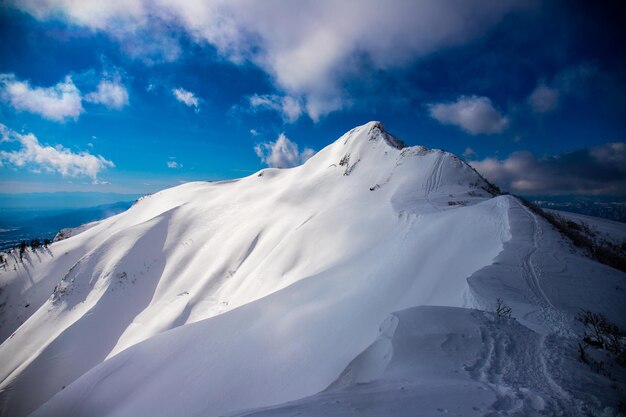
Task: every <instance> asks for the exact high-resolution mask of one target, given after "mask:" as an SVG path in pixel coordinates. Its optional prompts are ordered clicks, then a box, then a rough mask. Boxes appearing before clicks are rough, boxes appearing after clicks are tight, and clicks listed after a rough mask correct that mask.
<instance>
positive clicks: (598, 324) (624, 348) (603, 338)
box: [576, 310, 626, 366]
mask: <svg viewBox="0 0 626 417" xmlns="http://www.w3.org/2000/svg"><path fill="white" fill-rule="evenodd" d="M576 319H577V320H578V321H579V322H581V323H582V324H583V325H584V326H585V334H584V335H583V341H582V343H580V344H579V349H578V350H579V353H580V357H581V360H582V361H583V362H587V361H586V360H585V359H586V357H587V356H586V353H585V349H586V348H587V347H588V346H591V347H594V348H597V349H602V350H606V351H607V352H610V353H612V354H614V355H615V359H616V360H617V362H618V363H619V364H620V365H623V366H626V332H624V331H623V330H622V329H620V328H619V327H617V326H616V325H615V324H613V323H611V322H610V321H608V320H607V319H606V317H604V316H603V315H602V314H599V313H594V312H592V311H588V310H585V311H583V312H581V313H579V314H578V316H577V317H576Z"/></svg>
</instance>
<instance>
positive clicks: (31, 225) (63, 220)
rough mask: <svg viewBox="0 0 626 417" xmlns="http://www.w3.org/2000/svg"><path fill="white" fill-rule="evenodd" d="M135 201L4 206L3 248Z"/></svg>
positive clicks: (104, 215)
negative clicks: (54, 206)
mask: <svg viewBox="0 0 626 417" xmlns="http://www.w3.org/2000/svg"><path fill="white" fill-rule="evenodd" d="M132 204H133V201H119V202H116V203H112V204H103V205H99V206H96V207H84V208H47V209H46V208H26V207H20V208H0V250H7V249H9V248H12V247H15V246H16V245H18V244H19V243H20V241H22V240H25V241H27V242H29V241H30V240H32V239H42V240H43V239H51V240H52V238H54V236H55V235H56V233H57V232H59V230H61V229H65V228H72V227H77V226H80V225H81V224H84V223H89V222H93V221H96V220H102V219H105V218H107V217H110V216H112V215H115V214H118V213H121V212H123V211H125V210H127V209H128V208H129V207H130V206H131V205H132Z"/></svg>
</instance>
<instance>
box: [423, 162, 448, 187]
mask: <svg viewBox="0 0 626 417" xmlns="http://www.w3.org/2000/svg"><path fill="white" fill-rule="evenodd" d="M443 158H444V154H443V152H442V153H440V154H439V155H438V156H437V160H435V162H434V163H433V169H432V171H431V173H430V175H429V176H428V179H427V180H426V182H425V183H424V191H426V194H427V195H428V194H430V193H431V192H433V191H435V190H436V189H438V188H439V186H440V185H441V171H442V169H441V167H442V166H443Z"/></svg>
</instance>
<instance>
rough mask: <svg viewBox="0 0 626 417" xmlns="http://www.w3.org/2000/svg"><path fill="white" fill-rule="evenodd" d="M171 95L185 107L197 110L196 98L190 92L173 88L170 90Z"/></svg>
mask: <svg viewBox="0 0 626 417" xmlns="http://www.w3.org/2000/svg"><path fill="white" fill-rule="evenodd" d="M172 94H174V97H176V100H178V101H180V102H181V103H184V104H185V105H186V106H188V107H195V108H196V109H197V108H198V105H199V102H198V98H197V97H196V96H195V95H194V94H193V93H192V92H191V91H187V90H185V89H184V88H175V89H173V90H172Z"/></svg>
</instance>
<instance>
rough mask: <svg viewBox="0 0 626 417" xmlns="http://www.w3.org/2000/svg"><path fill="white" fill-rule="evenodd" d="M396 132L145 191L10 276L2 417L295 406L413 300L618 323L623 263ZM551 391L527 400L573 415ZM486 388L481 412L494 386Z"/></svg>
mask: <svg viewBox="0 0 626 417" xmlns="http://www.w3.org/2000/svg"><path fill="white" fill-rule="evenodd" d="M383 129H384V128H383V127H382V125H381V124H380V123H377V122H371V123H368V124H366V125H363V126H360V127H357V128H355V129H353V130H351V131H350V132H348V133H346V134H345V135H343V136H342V137H340V138H339V139H337V140H336V141H335V142H334V143H333V144H331V145H329V146H328V147H326V148H324V149H323V150H321V151H320V152H318V153H317V154H316V155H315V156H313V157H312V158H311V159H309V160H308V161H307V162H306V163H305V164H303V165H302V166H299V167H296V168H291V169H285V170H280V169H273V168H267V169H264V170H261V171H259V172H258V173H255V174H253V175H250V176H248V177H245V178H242V179H239V180H235V181H228V182H219V183H202V182H195V183H188V184H183V185H181V186H178V187H174V188H171V189H167V190H163V191H160V192H158V193H155V194H153V195H150V196H146V197H143V198H141V199H140V200H139V201H138V202H137V203H136V204H135V205H133V207H131V208H130V209H129V210H128V211H126V212H124V213H122V214H119V215H117V216H114V217H112V218H109V219H106V220H104V221H102V222H100V223H98V224H97V225H95V226H93V227H91V228H89V229H87V230H85V231H83V232H82V233H79V234H77V235H75V236H72V237H70V238H69V239H66V240H63V241H60V242H55V243H54V244H53V245H51V247H50V251H51V253H50V254H49V255H45V254H30V253H29V254H28V257H27V259H26V262H25V263H24V264H23V265H19V268H18V269H16V270H15V271H13V270H11V269H10V268H9V270H8V271H0V278H1V279H2V284H3V293H2V294H1V295H0V296H2V297H3V300H4V301H5V305H4V306H3V307H2V308H3V313H2V315H0V317H2V327H1V328H0V334H1V335H2V339H4V342H3V343H2V345H1V346H0V363H3V366H2V368H0V381H1V382H0V410H2V413H3V414H10V415H16V416H19V415H27V414H29V413H31V412H34V411H35V410H37V411H36V413H35V415H67V414H72V413H73V414H81V415H173V414H181V413H182V414H184V415H197V414H203V415H223V414H229V413H236V412H239V411H242V410H252V409H256V408H259V407H265V406H269V405H272V404H280V403H286V402H289V401H294V400H298V399H300V398H303V397H307V396H311V395H316V394H317V393H320V392H322V391H323V390H325V389H326V388H327V387H329V386H331V385H332V383H333V382H334V381H335V380H336V379H337V378H338V377H339V376H340V375H342V372H343V371H344V370H346V369H347V367H348V365H349V364H350V363H351V361H352V360H353V359H355V358H356V357H357V356H359V355H360V353H362V352H364V351H366V350H368V347H369V346H370V345H371V344H372V343H376V340H377V338H378V337H379V336H380V335H379V326H380V325H381V323H385V322H386V320H388V318H389V317H390V316H393V315H394V314H395V312H398V311H403V310H405V309H411V308H414V307H420V306H439V307H442V308H443V307H446V308H447V307H455V308H459V309H462V310H467V309H480V310H491V309H492V308H493V303H494V302H495V299H496V297H501V298H503V299H504V300H505V302H506V303H508V304H509V305H511V306H512V308H513V312H514V317H515V318H516V319H517V320H518V321H519V323H520V326H523V327H525V328H528V329H530V330H529V331H532V332H536V333H537V334H551V333H554V332H556V331H560V332H563V333H564V334H570V333H571V334H575V326H574V325H573V324H572V323H573V321H574V320H573V316H574V314H575V312H574V309H575V307H576V306H587V307H589V308H591V307H593V308H594V309H597V310H599V311H601V312H602V313H603V314H606V315H607V317H609V318H610V319H611V320H614V321H618V323H619V320H620V317H621V314H620V312H621V310H622V308H621V305H623V304H622V303H623V302H624V296H623V294H622V293H616V292H615V291H612V289H613V288H614V285H616V283H617V282H619V280H620V279H623V273H620V272H619V271H615V270H611V269H610V268H608V267H605V266H603V265H600V264H597V263H595V262H593V261H591V260H588V259H587V258H585V257H584V255H583V254H582V253H580V252H576V251H573V252H572V249H571V245H569V244H568V243H567V242H566V241H564V240H563V239H562V238H561V237H560V236H558V234H557V233H556V232H555V231H554V230H552V229H551V228H550V226H549V225H547V224H546V223H545V221H543V220H542V219H541V218H537V217H536V215H534V214H533V213H531V212H527V211H524V209H523V207H522V206H521V205H520V204H519V202H518V200H517V199H516V198H515V197H513V196H508V195H502V196H496V197H494V196H493V194H492V193H490V192H488V190H489V184H488V183H487V182H486V181H485V180H484V179H483V178H482V177H481V176H480V175H479V174H478V173H477V172H476V171H475V170H473V169H472V168H471V167H469V166H468V165H467V164H466V163H464V162H463V161H462V160H461V159H460V158H458V157H456V156H454V155H452V154H449V153H447V152H444V151H440V150H428V149H426V148H423V147H403V148H399V146H400V145H399V143H400V142H399V141H395V140H394V141H391V142H388V141H387V139H386V137H387V136H389V137H391V136H390V135H388V134H387V133H386V132H385V131H384V130H383ZM372 137H374V138H375V140H370V139H371V138H372ZM396 145H397V146H396ZM16 265H17V264H16ZM563 265H573V266H572V267H567V268H563ZM591 273H593V274H595V275H599V276H601V277H603V278H602V279H599V280H597V283H596V286H597V288H593V289H589V288H588V287H589V285H588V277H586V275H587V274H591ZM609 290H610V291H609ZM563 294H565V295H563ZM540 296H541V298H540ZM599 300H603V302H602V303H600V301H599ZM18 303H19V304H18ZM25 303H28V304H29V306H31V307H28V308H25V307H23V305H24V304H25ZM433 311H435V310H433ZM436 311H440V312H442V315H441V318H437V317H435V316H436V315H437V314H434V313H433V314H430V313H429V316H432V317H433V320H435V321H436V322H437V323H439V324H433V325H434V326H435V328H436V327H437V326H440V327H441V328H442V329H448V330H447V331H449V332H452V333H455V334H456V332H458V331H459V330H458V329H457V328H455V327H454V326H451V324H450V323H448V322H447V321H446V320H448V319H446V318H445V317H451V315H452V316H454V315H455V314H458V315H459V317H465V313H462V312H459V313H454V314H453V313H450V314H448V313H445V314H444V313H443V312H444V310H436ZM445 311H447V310H445ZM415 314H418V313H415ZM420 314H421V313H420ZM412 315H413V313H410V314H408V315H407V317H412ZM418 315H419V314H418ZM487 315H488V314H487ZM619 324H621V323H619ZM403 326H404V325H403ZM468 326H469V327H468V328H472V329H474V330H472V331H475V330H476V329H479V328H482V327H481V326H483V327H484V326H485V324H484V322H483V320H482V319H480V320H478V319H476V320H474V319H471V320H470V321H468ZM403 328H404V327H403ZM94 329H97V330H94ZM476 331H478V332H479V333H480V331H479V330H476ZM511 331H512V332H517V330H514V329H513V330H511ZM505 333H506V332H505ZM498 334H500V333H498ZM507 334H508V333H507ZM420 337H421V336H420ZM425 337H427V336H425ZM455 337H457V336H455ZM458 337H460V335H458ZM498 337H499V336H498ZM503 337H504V336H503ZM533 337H534V336H533ZM568 337H569V336H568ZM516 340H517V339H516ZM533 340H534V339H533ZM537 340H540V338H538V339H537ZM568 340H569V339H568ZM568 343H569V342H568ZM379 344H380V343H379ZM480 346H482V345H477V349H478V350H477V351H478V352H480V351H481V350H480V349H479V347H480ZM25 347H26V348H25ZM483 348H485V349H487V346H483ZM533 349H536V347H533ZM374 351H375V352H378V350H376V349H374ZM389 354H391V355H394V354H395V353H394V352H393V351H389ZM366 357H367V358H369V359H368V360H367V361H366V362H368V363H367V364H366V365H367V367H372V369H378V370H379V371H377V372H374V373H372V374H371V378H373V379H374V380H375V379H376V378H379V377H380V376H381V375H383V374H384V373H385V372H386V371H385V369H386V366H387V365H386V363H387V364H388V363H390V362H386V361H387V359H388V358H386V359H384V360H383V359H381V358H378V357H377V356H376V355H373V356H372V355H369V354H368V355H366ZM401 357H402V356H401V355H400V356H397V358H401ZM407 360H409V359H407ZM410 360H413V359H410ZM450 360H452V361H453V362H454V361H455V360H456V359H454V358H453V357H452V358H451V359H450ZM514 360H519V358H514ZM454 363H457V362H454ZM533 363H534V362H533ZM457 364H458V363H457ZM536 364H540V362H537V363H536ZM448 366H452V365H450V364H448V365H446V369H447V367H448ZM455 366H456V365H455ZM533 366H534V365H533ZM453 368H454V366H453ZM368 369H369V368H368ZM455 369H456V368H455ZM456 371H457V372H461V373H463V375H466V374H467V375H466V376H467V378H469V379H470V380H471V381H473V382H472V386H480V387H483V388H485V389H487V390H491V389H492V388H490V385H489V384H490V382H489V380H480V378H478V377H479V375H478V374H475V375H474V374H472V373H471V372H470V373H467V371H466V370H464V369H462V368H459V369H456ZM380 372H382V374H381V373H380ZM494 372H495V371H494ZM464 378H465V377H464ZM477 378H478V379H477ZM520 378H521V379H520V380H519V381H522V382H523V381H526V379H524V378H522V377H520ZM557 379H558V378H557ZM522 382H519V384H522ZM418 385H419V384H418ZM94 386H97V387H98V389H97V390H95V391H94V390H92V387H94ZM512 386H513V385H512ZM519 386H521V385H519ZM519 386H517V387H518V388H516V389H519ZM398 389H399V388H398ZM416 389H417V388H416ZM459 389H460V388H459ZM542 389H544V388H541V387H540V388H538V389H537V391H533V392H532V395H530V394H528V395H526V396H522V397H523V398H527V399H528V401H531V400H533V401H534V399H536V398H540V399H541V401H543V402H544V403H545V404H550V407H554V409H555V410H561V411H563V410H565V411H571V410H572V409H574V408H571V407H574V405H572V404H570V403H569V402H567V401H565V400H564V399H560V400H559V401H561V400H562V401H561V402H559V401H556V402H555V400H551V399H550V398H551V396H553V395H555V394H554V392H553V391H551V390H550V389H549V387H545V390H544V391H542ZM490 392H491V391H490ZM567 395H570V394H567ZM572 395H573V394H572ZM576 395H579V397H580V394H576ZM565 397H566V396H564V397H563V398H565ZM433 398H435V397H433ZM436 398H439V400H441V401H443V400H444V398H442V397H436ZM464 398H465V397H464ZM485 398H486V399H485V401H486V403H485V404H483V405H481V406H480V407H481V408H480V409H481V410H483V411H484V413H487V412H488V410H490V409H492V410H493V409H494V407H496V406H497V402H498V401H499V400H498V398H499V397H498V396H497V395H495V394H489V395H486V397H485ZM507 398H508V397H507ZM513 398H514V397H513V396H512V397H511V399H510V401H514V399H513ZM559 398H560V397H559ZM439 400H437V401H439ZM515 401H517V400H515ZM537 401H539V400H537ZM490 407H491V408H490ZM548 408H549V407H548ZM181 410H184V412H183V411H181ZM484 413H483V414H484Z"/></svg>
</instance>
